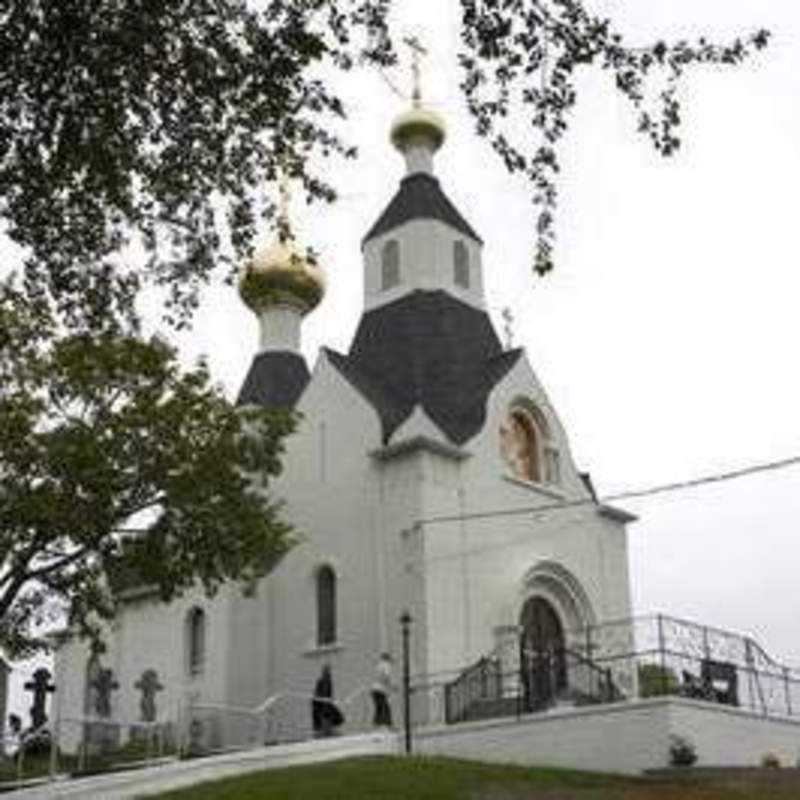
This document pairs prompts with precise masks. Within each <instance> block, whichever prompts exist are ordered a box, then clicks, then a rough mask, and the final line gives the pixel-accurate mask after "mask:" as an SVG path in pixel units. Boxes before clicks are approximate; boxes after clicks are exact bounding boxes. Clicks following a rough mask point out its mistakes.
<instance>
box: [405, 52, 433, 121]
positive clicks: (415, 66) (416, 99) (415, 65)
mask: <svg viewBox="0 0 800 800" xmlns="http://www.w3.org/2000/svg"><path fill="white" fill-rule="evenodd" d="M403 41H404V42H405V44H407V45H408V47H409V49H410V50H411V75H412V77H413V88H412V91H411V100H412V102H413V103H414V105H415V106H418V105H419V104H420V102H421V100H422V90H421V89H420V71H421V70H420V65H419V61H420V57H421V56H426V55H428V51H427V50H426V49H425V48H424V47H423V46H422V43H421V42H420V40H419V39H418V38H417V37H416V36H406V38H405V39H403Z"/></svg>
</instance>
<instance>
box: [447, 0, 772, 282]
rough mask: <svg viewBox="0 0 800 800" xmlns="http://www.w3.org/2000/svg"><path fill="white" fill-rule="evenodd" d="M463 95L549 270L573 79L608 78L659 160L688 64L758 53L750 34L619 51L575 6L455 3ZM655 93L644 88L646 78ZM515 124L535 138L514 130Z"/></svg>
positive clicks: (673, 133)
mask: <svg viewBox="0 0 800 800" xmlns="http://www.w3.org/2000/svg"><path fill="white" fill-rule="evenodd" d="M462 6H463V9H464V14H463V27H462V42H463V44H464V52H462V53H461V55H460V63H461V67H462V69H463V72H464V82H463V84H462V88H463V90H464V93H465V95H466V99H467V104H468V106H469V109H470V111H471V112H472V114H473V116H474V117H475V119H476V122H477V127H478V132H479V133H480V134H481V135H483V136H486V137H488V138H489V140H490V141H491V144H492V147H493V148H494V150H495V151H496V152H497V153H498V154H499V156H500V157H501V158H502V160H503V163H504V164H505V166H506V168H507V169H508V171H509V172H512V173H513V172H521V173H523V174H524V175H525V176H527V178H528V179H529V180H530V182H531V185H532V187H533V196H532V200H533V204H534V205H535V206H536V207H537V208H538V212H537V219H536V248H535V255H534V271H535V272H537V273H538V274H540V275H544V274H546V273H547V272H549V271H550V270H551V269H552V268H553V246H554V243H555V238H556V235H555V224H554V220H555V211H556V207H557V204H558V188H557V176H558V173H559V169H560V166H559V158H558V143H559V141H560V140H561V139H562V138H563V136H564V134H565V133H566V132H567V130H568V128H569V115H570V113H571V111H572V109H573V108H574V106H575V104H576V102H577V99H578V94H577V85H576V79H577V75H578V72H579V71H580V69H581V68H585V67H590V66H592V65H595V66H599V67H600V68H601V69H603V70H606V71H608V72H609V73H610V74H611V75H612V76H613V78H614V85H615V87H616V89H617V90H619V91H620V92H622V94H623V95H624V96H625V97H626V98H627V99H628V100H630V102H631V103H632V104H633V106H634V108H635V109H636V111H637V113H638V131H639V133H642V134H644V135H646V136H647V137H648V138H649V139H650V141H651V143H652V145H653V147H654V148H655V149H656V151H657V152H658V153H660V154H661V155H662V156H671V155H673V154H674V153H675V152H676V151H677V149H678V148H679V147H680V138H679V137H678V135H677V130H678V128H679V126H680V122H681V116H680V109H681V107H680V101H679V96H678V86H679V81H680V79H681V77H682V76H683V74H684V71H685V70H686V68H687V67H689V66H691V65H692V64H695V65H696V64H718V65H719V64H721V65H736V64H740V63H741V62H742V61H744V60H745V59H746V58H747V57H748V56H750V55H751V54H752V53H753V51H755V50H761V49H762V48H764V47H766V45H767V42H768V41H769V32H768V31H766V30H759V31H756V32H754V33H752V34H751V35H749V36H747V37H744V38H737V39H735V40H734V41H733V42H731V43H730V44H728V45H716V44H712V43H711V42H709V41H708V40H707V39H706V38H704V37H700V38H699V39H698V40H697V42H696V44H692V43H690V42H688V41H679V42H676V43H675V44H667V43H666V42H664V41H658V42H654V43H653V44H651V45H648V46H644V47H639V46H636V47H632V46H630V45H626V44H624V41H623V37H622V35H621V34H620V33H619V32H618V31H616V30H615V29H614V26H613V23H612V21H611V20H610V19H608V18H603V17H597V16H594V15H592V14H590V13H589V12H588V11H587V10H586V8H585V6H584V4H583V2H582V0H462ZM654 79H655V80H660V81H661V88H660V89H657V90H656V91H653V81H654ZM520 119H524V120H525V121H526V122H527V123H528V124H529V125H530V126H531V127H532V128H533V129H534V130H536V131H538V133H539V136H540V140H539V141H538V142H533V143H531V142H530V139H529V133H530V132H529V131H526V134H524V135H523V134H521V133H520V126H519V124H518V123H519V120H520Z"/></svg>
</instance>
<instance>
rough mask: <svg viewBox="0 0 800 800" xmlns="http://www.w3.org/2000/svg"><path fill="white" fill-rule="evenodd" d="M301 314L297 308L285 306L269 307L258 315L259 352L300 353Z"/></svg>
mask: <svg viewBox="0 0 800 800" xmlns="http://www.w3.org/2000/svg"><path fill="white" fill-rule="evenodd" d="M302 321H303V314H302V312H301V311H300V309H299V308H297V307H296V306H293V305H289V304H285V305H278V306H271V307H270V308H266V309H264V310H263V311H262V312H261V313H260V314H259V315H258V326H259V352H261V353H267V352H271V351H274V350H287V351H289V352H290V353H299V352H300V325H301V323H302Z"/></svg>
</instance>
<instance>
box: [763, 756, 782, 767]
mask: <svg viewBox="0 0 800 800" xmlns="http://www.w3.org/2000/svg"><path fill="white" fill-rule="evenodd" d="M761 766H762V767H766V768H767V769H780V767H781V760H780V759H779V758H778V756H776V755H775V753H764V755H763V756H761Z"/></svg>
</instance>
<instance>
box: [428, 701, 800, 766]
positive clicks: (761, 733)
mask: <svg viewBox="0 0 800 800" xmlns="http://www.w3.org/2000/svg"><path fill="white" fill-rule="evenodd" d="M671 734H674V735H680V736H684V737H688V738H690V739H691V740H692V742H693V743H694V745H695V747H696V751H697V755H698V760H697V766H750V767H753V766H758V765H759V763H760V761H761V757H762V756H763V755H764V754H765V753H768V752H769V753H775V754H776V755H778V757H779V758H780V760H781V763H782V764H784V765H786V766H793V765H794V764H795V763H796V759H797V757H798V754H800V720H789V719H774V718H769V719H768V718H765V717H762V716H759V715H757V714H754V713H751V712H749V711H745V710H742V709H736V708H730V707H725V706H721V705H714V704H711V703H701V702H698V701H695V700H688V699H684V698H658V699H653V700H642V701H639V702H631V703H618V704H612V705H606V706H592V707H591V708H582V709H555V710H553V711H550V712H545V713H540V714H531V715H527V716H524V717H522V718H520V719H519V720H511V721H508V720H504V721H497V720H495V721H487V722H472V723H460V724H458V725H451V726H446V727H445V726H442V727H439V728H431V729H428V730H426V731H419V732H418V733H417V735H416V737H415V749H416V751H417V752H419V753H424V754H427V755H433V754H436V755H447V756H452V757H456V758H467V759H476V760H479V761H486V762H496V763H513V764H522V765H548V766H559V767H568V768H573V769H584V770H595V771H601V772H624V773H631V774H634V773H639V772H642V771H644V770H646V769H659V768H664V767H667V766H669V737H670V735H671Z"/></svg>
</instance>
